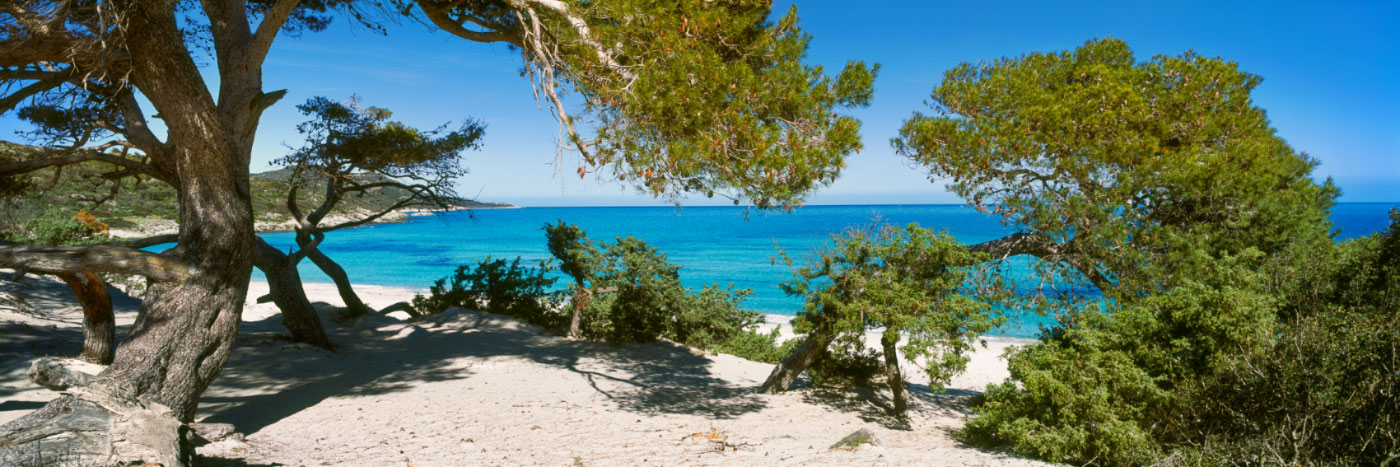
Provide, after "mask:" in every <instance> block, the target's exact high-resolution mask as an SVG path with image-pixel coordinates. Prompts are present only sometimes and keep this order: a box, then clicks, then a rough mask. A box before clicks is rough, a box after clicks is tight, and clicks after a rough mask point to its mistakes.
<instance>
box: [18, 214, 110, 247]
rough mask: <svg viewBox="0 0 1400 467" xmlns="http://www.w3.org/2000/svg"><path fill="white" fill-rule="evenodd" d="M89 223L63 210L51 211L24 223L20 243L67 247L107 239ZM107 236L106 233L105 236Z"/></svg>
mask: <svg viewBox="0 0 1400 467" xmlns="http://www.w3.org/2000/svg"><path fill="white" fill-rule="evenodd" d="M97 234H98V232H96V231H94V230H93V227H92V226H90V225H89V224H88V223H86V222H83V221H81V220H78V219H77V218H76V217H74V216H73V214H69V213H68V211H65V210H63V209H49V210H47V211H44V214H43V215H40V216H38V217H35V218H32V219H30V220H29V221H28V222H25V223H24V227H23V229H22V233H21V234H20V238H19V242H21V243H28V244H31V245H48V246H65V245H84V244H89V243H98V242H101V241H103V240H106V237H104V236H100V235H97ZM103 235H105V233H104V234H103Z"/></svg>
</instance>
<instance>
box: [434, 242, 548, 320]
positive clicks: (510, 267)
mask: <svg viewBox="0 0 1400 467" xmlns="http://www.w3.org/2000/svg"><path fill="white" fill-rule="evenodd" d="M548 271H549V265H548V264H547V263H545V262H541V263H540V265H539V266H538V267H529V266H521V265H520V258H518V257H517V258H515V260H513V261H510V262H506V260H504V259H494V260H493V259H491V257H489V256H488V257H486V259H483V260H481V261H479V262H478V263H477V265H476V266H475V267H472V266H469V265H463V266H459V267H458V268H457V270H456V272H454V273H453V275H452V276H451V277H448V278H443V279H438V280H437V281H436V282H434V283H433V285H432V287H431V288H430V289H429V290H430V295H429V296H426V297H425V296H422V295H418V296H415V297H413V308H414V309H415V310H417V311H418V312H419V313H422V314H436V313H442V312H443V311H445V310H447V309H448V308H450V307H454V306H457V307H462V308H467V309H473V310H481V311H489V312H492V313H500V314H504V315H510V316H514V317H516V318H519V319H521V320H523V321H525V322H528V323H532V324H536V325H540V326H545V327H555V326H559V325H560V323H561V322H562V319H563V315H561V314H559V313H558V312H557V311H556V309H557V308H558V304H559V299H558V294H557V293H555V292H551V291H549V288H550V286H552V285H553V284H554V279H551V278H548V277H546V276H545V274H546V273H547V272H548ZM449 279H450V280H451V283H450V284H449V283H448V282H447V281H448V280H449Z"/></svg>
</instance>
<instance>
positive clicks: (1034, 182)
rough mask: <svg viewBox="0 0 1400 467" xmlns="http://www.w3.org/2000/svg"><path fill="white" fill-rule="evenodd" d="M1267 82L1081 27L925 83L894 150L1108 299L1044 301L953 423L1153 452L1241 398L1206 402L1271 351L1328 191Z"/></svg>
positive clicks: (1323, 241) (1099, 448) (1049, 269)
mask: <svg viewBox="0 0 1400 467" xmlns="http://www.w3.org/2000/svg"><path fill="white" fill-rule="evenodd" d="M1259 83H1260V78H1259V77H1257V76H1255V75H1251V74H1249V73H1245V72H1243V71H1241V70H1239V68H1238V66H1237V65H1236V64H1234V63H1232V62H1227V61H1225V60H1222V59H1219V58H1207V57H1201V56H1198V55H1196V54H1194V53H1191V52H1187V53H1184V54H1182V55H1179V56H1157V57H1154V58H1152V59H1151V60H1147V61H1138V60H1136V59H1134V57H1133V55H1132V52H1131V51H1130V50H1129V49H1128V47H1127V45H1126V44H1124V43H1123V42H1122V41H1118V40H1112V39H1103V40H1092V41H1089V42H1087V43H1085V44H1084V45H1082V46H1080V47H1079V48H1077V49H1075V50H1072V51H1064V52H1056V53H1034V54H1027V55H1023V56H1020V57H1014V58H1002V59H998V60H995V61H991V62H983V63H981V64H977V65H973V64H967V63H964V64H962V65H959V66H958V67H956V68H954V69H952V70H950V71H949V72H948V73H947V74H946V76H945V78H944V81H943V83H942V84H939V85H938V86H937V87H936V88H934V91H933V99H932V102H933V108H934V110H935V111H936V113H937V114H936V115H933V116H928V115H923V114H915V115H914V116H913V117H912V118H910V119H909V120H908V121H906V122H905V124H904V127H903V128H902V129H901V131H900V136H899V137H898V138H895V139H894V140H893V141H892V144H893V145H894V147H895V149H896V151H897V152H899V153H900V154H902V155H904V156H906V157H909V158H910V159H911V160H913V161H915V162H919V163H921V164H924V165H926V166H927V167H928V169H929V175H930V177H931V178H948V179H951V184H950V185H949V188H950V189H951V190H952V191H954V192H955V193H958V194H959V195H961V196H963V197H964V198H965V199H966V200H967V201H968V202H969V204H971V205H973V206H974V207H977V208H979V209H982V210H983V211H984V212H991V213H993V214H995V215H999V216H1001V218H1002V219H1003V221H1004V223H1006V224H1008V225H1011V226H1014V227H1016V228H1017V229H1018V230H1020V232H1019V233H1016V234H1014V235H1011V236H1008V237H1006V238H1001V239H997V240H993V241H990V242H985V243H982V244H978V245H973V246H972V247H971V249H972V250H974V251H984V252H988V253H991V254H992V255H993V256H995V257H1005V256H1009V255H1017V254H1029V255H1033V256H1036V257H1039V258H1040V259H1041V262H1040V263H1039V264H1040V265H1041V266H1042V272H1043V273H1045V275H1046V276H1049V278H1052V279H1054V278H1067V279H1069V280H1074V281H1077V282H1078V281H1087V282H1089V283H1092V284H1093V285H1094V286H1096V287H1097V288H1098V289H1100V290H1102V291H1103V293H1104V296H1105V298H1106V299H1104V300H1099V301H1096V302H1094V303H1089V304H1087V305H1085V304H1084V303H1082V302H1080V303H1075V302H1073V301H1072V300H1064V301H1059V300H1052V301H1050V302H1049V304H1050V305H1051V306H1053V307H1055V310H1056V311H1058V312H1059V313H1060V314H1061V315H1060V321H1059V324H1058V326H1056V327H1055V328H1053V329H1049V330H1046V331H1045V332H1044V333H1043V334H1042V337H1041V340H1040V341H1039V342H1038V343H1036V344H1034V345H1029V346H1025V347H1022V348H1021V349H1018V350H1017V351H1016V352H1015V353H1013V354H1012V355H1011V356H1010V357H1009V359H1008V360H1009V366H1010V368H1011V373H1012V377H1011V378H1010V379H1009V380H1008V381H1007V382H1005V383H1003V384H999V385H992V386H990V387H989V388H988V390H987V393H986V398H985V402H983V403H982V404H981V405H980V406H979V407H978V408H977V409H976V410H977V411H978V412H979V413H980V414H981V416H980V417H978V418H977V419H975V420H973V421H970V422H969V424H968V426H967V427H966V428H965V430H964V432H963V436H965V437H966V438H967V439H970V440H974V441H982V442H989V443H996V444H1007V445H1010V446H1011V447H1012V448H1013V449H1015V450H1017V451H1018V452H1021V453H1023V454H1027V455H1034V456H1038V457H1042V458H1046V459H1050V460H1054V461H1058V462H1071V463H1083V462H1104V463H1107V464H1135V463H1146V462H1150V461H1152V459H1153V458H1154V457H1155V456H1157V455H1165V454H1167V453H1169V452H1170V451H1171V449H1173V448H1176V447H1182V446H1186V445H1190V444H1193V443H1201V442H1206V443H1207V444H1209V442H1210V439H1209V438H1208V437H1207V434H1208V433H1211V432H1212V431H1215V430H1216V429H1215V428H1212V427H1210V425H1213V424H1219V423H1220V421H1221V420H1222V418H1219V417H1217V416H1218V415H1222V414H1224V413H1231V412H1232V411H1233V410H1236V409H1242V408H1243V406H1237V407H1232V408H1230V409H1227V410H1221V411H1217V412H1215V413H1213V414H1211V413H1210V412H1209V411H1207V410H1203V407H1204V405H1208V404H1204V405H1203V404H1199V403H1200V401H1202V400H1207V399H1210V398H1215V397H1223V396H1224V395H1226V394H1229V393H1231V392H1232V391H1235V390H1237V388H1240V387H1242V386H1243V385H1242V384H1238V381H1236V382H1233V383H1231V382H1228V381H1225V378H1226V376H1228V375H1229V373H1230V372H1231V371H1243V372H1252V371H1254V370H1249V371H1244V370H1243V368H1242V363H1241V362H1246V363H1247V362H1248V360H1240V359H1241V358H1244V359H1248V358H1250V357H1249V356H1252V355H1259V354H1261V353H1267V352H1268V349H1270V348H1282V346H1279V344H1280V339H1282V337H1283V336H1286V335H1288V331H1287V330H1286V329H1285V328H1284V327H1281V326H1280V324H1281V323H1282V322H1283V321H1281V320H1280V318H1281V317H1282V316H1283V315H1284V313H1285V311H1286V310H1287V308H1288V307H1286V306H1282V305H1281V304H1283V303H1286V301H1285V300H1284V298H1283V297H1285V295H1284V294H1283V292H1286V289H1287V287H1288V283H1289V281H1291V280H1293V279H1290V278H1295V276H1296V275H1297V272H1296V271H1297V270H1298V269H1299V268H1300V267H1301V266H1303V262H1304V261H1305V260H1307V258H1308V257H1309V256H1310V252H1313V251H1321V250H1325V249H1326V248H1325V247H1327V246H1328V244H1330V232H1329V229H1330V224H1329V223H1328V222H1327V216H1328V210H1329V208H1330V207H1331V205H1332V203H1333V200H1334V198H1335V197H1336V196H1337V190H1336V189H1335V188H1334V187H1333V186H1332V185H1331V183H1330V182H1325V183H1321V184H1319V183H1316V182H1314V181H1313V180H1312V179H1311V178H1310V173H1311V171H1312V169H1313V168H1314V167H1315V166H1316V161H1314V160H1312V159H1310V158H1309V157H1307V155H1305V154H1300V153H1297V152H1295V151H1294V150H1293V149H1292V148H1290V147H1289V146H1288V145H1287V144H1286V143H1285V142H1284V141H1283V139H1281V138H1279V137H1278V136H1277V135H1276V134H1275V133H1274V130H1273V129H1272V128H1270V126H1269V121H1268V119H1267V118H1266V117H1265V113H1264V111H1263V110H1262V109H1260V108H1258V107H1256V106H1255V105H1254V103H1253V102H1252V101H1251V99H1250V93H1251V92H1252V90H1253V89H1254V88H1255V86H1257V85H1258V84H1259ZM1309 280H1311V278H1309ZM1081 305H1084V306H1081ZM1216 383H1224V384H1218V385H1217V384H1216ZM1231 388H1235V389H1231ZM1236 394H1238V393H1236ZM1247 397H1253V395H1249V396H1247ZM1234 413H1238V412H1234ZM1260 415H1262V414H1260ZM1247 418H1248V419H1249V420H1250V421H1249V424H1250V425H1251V426H1252V427H1259V426H1260V425H1258V424H1257V423H1256V422H1257V421H1258V420H1259V417H1254V416H1250V417H1247ZM1237 433H1238V432H1237ZM1188 462H1189V461H1188ZM1204 463H1209V462H1204Z"/></svg>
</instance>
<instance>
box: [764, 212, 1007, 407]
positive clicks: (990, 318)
mask: <svg viewBox="0 0 1400 467" xmlns="http://www.w3.org/2000/svg"><path fill="white" fill-rule="evenodd" d="M784 260H785V261H786V262H787V263H788V264H792V263H793V261H792V259H791V258H790V257H787V256H786V255H785V256H784ZM985 261H986V255H985V254H980V253H972V252H969V251H968V250H967V248H966V247H964V246H963V245H962V244H960V243H958V242H957V241H956V240H954V239H953V238H952V237H951V236H949V235H947V234H945V233H935V232H933V231H930V230H928V229H924V228H921V227H919V226H918V224H909V225H907V226H905V227H903V228H899V227H895V226H891V225H878V226H875V227H873V228H870V229H865V230H860V229H851V230H848V231H847V232H846V233H845V234H844V235H842V236H833V237H832V244H831V245H830V246H828V247H827V248H826V249H823V250H820V251H818V252H817V253H816V255H815V257H814V258H813V260H812V263H811V264H808V265H804V266H801V267H799V268H796V269H795V270H794V271H793V279H792V280H791V281H790V282H788V283H786V284H784V286H783V289H784V290H785V291H786V292H787V293H789V294H792V295H799V296H803V297H805V299H806V302H805V304H804V305H803V310H802V312H800V313H798V315H797V318H796V319H794V320H793V325H794V328H795V329H796V330H797V331H798V332H801V333H806V334H808V335H809V336H810V337H809V339H808V340H807V341H806V342H804V343H803V346H802V347H801V348H799V349H797V350H796V351H795V352H793V354H792V355H790V356H788V357H787V359H785V360H784V364H783V365H779V366H778V368H777V369H775V375H777V376H778V378H776V379H775V378H772V377H770V381H777V383H775V384H779V385H782V386H784V387H786V386H787V385H790V384H791V383H792V380H793V379H795V378H796V377H797V375H798V373H781V374H780V372H782V371H783V369H785V368H797V367H801V368H807V367H809V366H811V365H812V364H813V363H815V362H816V361H817V360H818V359H820V358H822V357H823V356H824V355H825V354H826V352H827V348H828V347H830V345H831V344H832V342H833V341H836V340H844V341H847V342H846V343H847V344H849V345H853V346H856V347H857V348H862V347H864V340H865V333H866V332H867V331H869V330H871V329H874V328H883V330H882V332H881V335H880V349H881V350H882V353H883V356H884V366H883V369H884V372H885V376H886V379H887V381H888V383H889V386H890V392H891V394H892V400H893V404H892V407H891V408H892V412H894V413H895V414H901V415H902V414H903V413H904V412H905V410H906V408H907V407H908V398H907V395H906V391H905V388H904V377H903V375H902V374H901V372H900V366H899V351H900V349H901V347H900V346H899V342H900V340H901V336H906V337H907V341H906V342H905V344H904V346H903V347H902V349H903V351H904V356H905V357H906V358H908V359H909V360H911V361H918V360H923V361H926V362H927V366H925V371H926V372H927V373H928V376H929V387H930V388H932V389H934V390H940V389H941V388H942V387H943V385H944V384H947V382H948V381H949V379H950V378H952V377H953V376H954V375H956V374H957V373H959V372H961V371H963V370H964V369H965V368H966V367H967V362H968V358H967V356H966V353H967V352H968V351H969V350H972V348H973V346H974V344H975V343H976V342H977V339H978V338H979V337H980V336H981V335H982V333H984V332H986V331H988V330H990V329H992V328H993V327H995V326H997V325H998V324H999V323H1000V322H1001V321H1002V319H1001V318H1000V317H998V316H996V314H995V313H994V311H993V310H994V308H993V303H992V302H991V299H994V298H996V297H997V296H998V295H1000V293H999V292H998V290H999V289H1000V288H1001V287H1000V284H998V283H997V282H996V281H995V280H994V279H995V277H996V276H994V275H987V274H985V271H981V270H979V269H977V268H978V265H979V264H981V263H983V262H985ZM799 360H800V361H801V362H800V363H799V362H798V361H799ZM799 373H800V372H799ZM765 389H767V387H765Z"/></svg>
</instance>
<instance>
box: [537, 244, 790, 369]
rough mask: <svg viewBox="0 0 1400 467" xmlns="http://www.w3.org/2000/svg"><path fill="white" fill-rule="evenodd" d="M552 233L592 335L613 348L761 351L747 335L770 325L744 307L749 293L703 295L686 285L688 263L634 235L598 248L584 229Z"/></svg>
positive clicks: (707, 290) (584, 328) (714, 289)
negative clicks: (664, 344)
mask: <svg viewBox="0 0 1400 467" xmlns="http://www.w3.org/2000/svg"><path fill="white" fill-rule="evenodd" d="M545 236H546V238H547V239H548V241H549V249H550V253H552V254H553V255H554V256H555V257H556V258H557V259H558V260H559V261H560V263H561V264H562V265H563V266H561V269H562V270H563V272H564V273H566V274H568V275H569V276H571V277H572V278H573V279H574V281H573V283H572V284H571V285H570V288H571V289H572V293H571V294H570V295H571V296H572V297H573V299H574V300H575V302H574V303H573V304H572V306H571V308H572V307H573V306H578V305H579V302H578V301H579V300H587V303H586V304H584V305H583V306H582V307H581V308H582V310H581V317H580V318H581V321H582V322H581V323H580V331H581V333H582V335H583V336H584V337H587V338H590V339H599V340H604V341H607V342H611V343H624V342H653V341H655V340H657V339H659V338H663V337H664V338H667V339H670V340H672V341H675V342H679V343H681V344H685V345H688V346H691V347H697V348H700V349H705V350H714V349H717V348H719V347H721V346H724V345H725V344H726V343H728V342H729V341H730V340H731V339H736V338H738V339H745V340H744V341H742V342H741V343H740V342H736V343H735V344H734V347H735V348H738V347H744V348H746V350H745V351H746V352H749V351H752V352H755V353H762V352H758V351H757V350H756V349H753V348H752V347H755V346H757V345H758V343H759V342H760V341H759V340H758V339H757V338H755V337H754V336H743V337H739V336H741V335H742V334H744V333H745V332H748V330H751V329H752V328H753V327H754V326H756V325H758V324H759V323H762V322H763V315H762V314H760V313H758V312H756V311H752V310H745V309H743V307H742V303H743V300H744V299H745V298H746V297H748V295H749V293H750V292H749V290H747V289H739V290H736V289H734V288H733V286H729V287H720V286H718V285H714V284H711V285H708V286H705V287H703V288H701V289H700V290H699V291H698V292H697V291H692V290H689V289H687V288H685V286H683V285H681V282H680V269H681V268H680V266H676V265H674V264H671V263H670V262H668V261H666V255H665V254H664V253H661V252H660V251H659V250H657V249H655V248H653V247H651V246H650V245H648V244H647V243H646V242H644V241H642V240H640V239H638V238H636V237H632V236H630V235H629V236H627V237H618V238H617V239H615V240H614V241H613V242H610V243H602V244H595V243H593V242H592V241H590V240H589V239H588V236H587V235H586V234H585V233H584V232H583V230H581V229H579V228H578V227H576V226H573V225H569V224H565V223H563V222H559V223H558V224H546V225H545Z"/></svg>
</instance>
